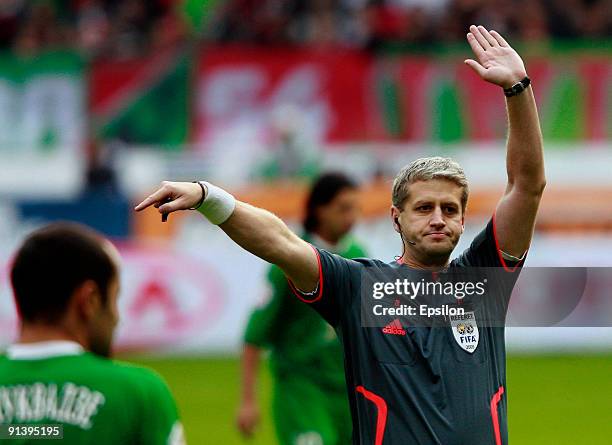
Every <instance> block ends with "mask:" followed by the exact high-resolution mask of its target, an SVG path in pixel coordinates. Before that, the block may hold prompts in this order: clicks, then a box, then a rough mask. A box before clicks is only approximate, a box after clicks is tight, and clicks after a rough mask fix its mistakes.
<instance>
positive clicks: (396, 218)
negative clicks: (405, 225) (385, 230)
mask: <svg viewBox="0 0 612 445" xmlns="http://www.w3.org/2000/svg"><path fill="white" fill-rule="evenodd" d="M400 212H401V211H400V210H399V209H398V208H397V207H395V206H394V205H392V206H391V221H393V229H394V230H395V231H396V232H397V233H399V234H401V233H402V229H401V228H400V224H399V216H400Z"/></svg>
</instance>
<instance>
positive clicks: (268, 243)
mask: <svg viewBox="0 0 612 445" xmlns="http://www.w3.org/2000/svg"><path fill="white" fill-rule="evenodd" d="M202 191H203V189H202V188H201V187H200V185H198V184H196V183H191V182H166V181H165V182H163V183H162V186H161V187H160V188H159V189H157V190H156V191H155V192H154V193H153V194H151V195H150V196H148V197H147V198H146V199H145V200H144V201H142V202H141V203H140V204H138V205H137V206H136V208H135V210H136V211H141V210H143V209H145V208H147V207H149V206H151V205H152V206H154V207H156V208H157V209H158V210H159V212H160V213H161V214H169V213H172V212H176V211H177V210H186V209H190V208H192V207H194V206H196V205H197V204H198V203H199V202H201V200H202V198H203V196H202ZM206 193H208V191H206ZM207 197H208V196H207V194H205V195H204V199H206V198H207ZM219 227H220V228H221V229H222V230H223V231H224V232H225V233H226V234H227V235H228V236H229V237H230V238H231V239H232V240H234V241H235V242H236V243H237V244H238V245H240V246H241V247H242V248H243V249H245V250H248V251H249V252H251V253H252V254H254V255H256V256H258V257H259V258H262V259H263V260H266V261H268V262H270V263H272V264H276V265H277V266H279V267H280V268H281V269H282V270H283V272H285V274H286V275H287V276H288V277H289V279H291V281H292V282H293V284H295V286H296V287H297V288H298V289H300V290H301V291H304V292H311V291H314V290H315V289H316V287H317V283H318V281H319V268H318V260H317V255H316V253H315V251H314V250H313V249H312V247H311V246H310V244H308V243H307V242H305V241H304V240H302V239H301V238H300V237H299V236H297V235H296V234H295V233H293V232H292V231H291V230H290V229H289V228H288V227H287V225H286V224H285V223H284V222H283V221H282V220H281V219H280V218H278V217H277V216H276V215H274V214H272V213H271V212H269V211H267V210H264V209H260V208H257V207H254V206H252V205H249V204H247V203H245V202H241V201H236V206H235V208H234V210H233V212H232V213H231V215H230V216H229V218H227V220H225V222H223V223H221V224H219Z"/></svg>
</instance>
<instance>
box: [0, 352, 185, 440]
mask: <svg viewBox="0 0 612 445" xmlns="http://www.w3.org/2000/svg"><path fill="white" fill-rule="evenodd" d="M7 424H28V425H34V424H59V425H62V426H63V436H64V438H63V440H62V441H61V443H63V444H67V445H69V444H79V445H86V444H91V445H93V444H96V445H98V444H125V445H137V444H143V445H145V444H146V445H157V444H159V445H162V444H163V445H178V444H184V443H185V441H184V435H183V429H182V426H181V423H180V422H179V420H178V413H177V409H176V405H175V403H174V400H173V398H172V395H171V394H170V391H169V390H168V387H167V386H166V384H165V383H164V381H163V380H162V378H161V377H160V376H159V375H157V374H155V373H154V372H153V371H150V370H148V369H145V368H140V367H136V366H132V365H128V364H122V363H117V362H115V361H112V360H108V359H105V358H102V357H99V356H96V355H95V354H92V353H90V352H85V351H84V350H83V349H82V348H81V347H80V345H78V344H77V343H73V342H68V341H52V342H41V343H33V344H27V345H13V346H11V347H9V349H8V351H7V354H6V355H3V356H0V425H7ZM10 443H12V444H13V443H15V444H25V443H30V442H28V440H27V439H20V440H11V442H10ZM31 443H35V444H40V443H45V441H44V440H40V439H37V440H32V441H31ZM49 443H58V441H57V440H55V441H52V440H49Z"/></svg>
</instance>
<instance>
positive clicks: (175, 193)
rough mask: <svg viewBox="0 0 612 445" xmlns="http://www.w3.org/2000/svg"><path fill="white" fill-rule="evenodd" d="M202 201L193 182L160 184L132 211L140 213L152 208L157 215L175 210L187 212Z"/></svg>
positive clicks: (200, 192) (198, 187) (200, 191)
mask: <svg viewBox="0 0 612 445" xmlns="http://www.w3.org/2000/svg"><path fill="white" fill-rule="evenodd" d="M201 200H202V188H201V187H200V186H199V185H198V184H196V183H193V182H168V181H164V182H162V183H161V187H160V188H158V189H157V190H156V191H155V192H153V193H152V194H151V195H149V196H148V197H147V198H146V199H145V200H144V201H142V202H141V203H140V204H138V205H137V206H136V207H135V208H134V210H136V211H141V210H144V209H146V208H147V207H149V206H151V205H152V206H154V207H155V208H157V209H158V210H159V213H165V214H167V213H172V212H176V211H177V210H187V209H190V208H192V207H194V206H195V205H197V204H198V203H199V202H200V201H201Z"/></svg>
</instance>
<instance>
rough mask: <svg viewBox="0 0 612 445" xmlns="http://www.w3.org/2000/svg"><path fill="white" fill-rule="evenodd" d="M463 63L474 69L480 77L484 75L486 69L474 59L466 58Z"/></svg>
mask: <svg viewBox="0 0 612 445" xmlns="http://www.w3.org/2000/svg"><path fill="white" fill-rule="evenodd" d="M465 64H466V65H467V66H469V67H470V68H472V69H473V70H474V71H476V74H478V75H479V76H480V77H484V76H485V74H486V72H487V69H486V68H485V67H484V66H482V65H481V64H480V63H478V62H476V61H475V60H472V59H467V60H466V61H465Z"/></svg>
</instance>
